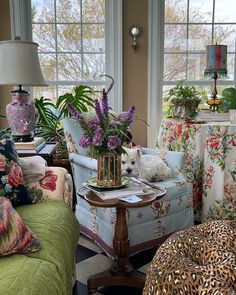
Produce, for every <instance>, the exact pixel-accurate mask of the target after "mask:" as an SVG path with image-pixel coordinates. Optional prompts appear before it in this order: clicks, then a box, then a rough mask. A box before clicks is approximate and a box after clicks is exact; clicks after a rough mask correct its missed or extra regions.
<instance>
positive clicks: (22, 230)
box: [0, 197, 40, 256]
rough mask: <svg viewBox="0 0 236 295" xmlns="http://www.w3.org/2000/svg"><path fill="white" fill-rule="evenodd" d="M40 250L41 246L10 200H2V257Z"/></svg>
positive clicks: (0, 230)
mask: <svg viewBox="0 0 236 295" xmlns="http://www.w3.org/2000/svg"><path fill="white" fill-rule="evenodd" d="M38 250H40V244H39V241H38V240H37V238H36V236H35V235H34V234H33V232H32V231H31V230H30V229H29V228H28V226H27V225H26V224H25V222H24V220H23V219H22V218H21V216H20V215H19V214H18V213H17V211H15V209H14V208H13V207H12V204H11V202H10V200H9V199H7V198H5V197H1V198H0V256H7V255H10V254H15V253H27V252H35V251H38Z"/></svg>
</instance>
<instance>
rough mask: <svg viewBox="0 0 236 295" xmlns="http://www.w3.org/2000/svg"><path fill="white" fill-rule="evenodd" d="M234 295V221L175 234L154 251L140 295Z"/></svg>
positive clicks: (219, 222)
mask: <svg viewBox="0 0 236 295" xmlns="http://www.w3.org/2000/svg"><path fill="white" fill-rule="evenodd" d="M163 294H183V295H190V294H191V295H195V294H196V295H199V294H202V295H203V294H204V295H210V294H221V295H235V294H236V221H228V220H215V221H210V222H207V223H204V224H200V225H197V226H193V227H191V228H189V229H185V230H182V231H179V232H176V233H174V234H173V235H172V236H171V237H169V238H168V239H167V240H166V241H165V242H164V243H163V244H162V245H161V247H160V248H159V249H158V250H157V253H156V255H155V256H154V258H153V260H152V262H151V265H150V267H149V269H148V273H147V278H146V283H145V287H144V290H143V295H163Z"/></svg>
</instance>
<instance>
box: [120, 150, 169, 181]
mask: <svg viewBox="0 0 236 295" xmlns="http://www.w3.org/2000/svg"><path fill="white" fill-rule="evenodd" d="M124 150H125V151H126V153H124V154H122V155H121V172H122V175H126V176H127V175H128V176H139V178H140V179H145V180H147V181H150V182H155V181H158V180H163V179H166V178H170V177H171V169H170V168H169V167H168V166H167V165H166V163H165V162H164V161H163V160H162V159H161V158H160V157H158V155H142V152H141V150H140V149H138V148H133V149H128V148H125V147H124Z"/></svg>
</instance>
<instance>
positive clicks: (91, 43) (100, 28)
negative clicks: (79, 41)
mask: <svg viewBox="0 0 236 295" xmlns="http://www.w3.org/2000/svg"><path fill="white" fill-rule="evenodd" d="M83 45H84V51H87V52H93V51H95V52H105V27H104V25H84V26H83Z"/></svg>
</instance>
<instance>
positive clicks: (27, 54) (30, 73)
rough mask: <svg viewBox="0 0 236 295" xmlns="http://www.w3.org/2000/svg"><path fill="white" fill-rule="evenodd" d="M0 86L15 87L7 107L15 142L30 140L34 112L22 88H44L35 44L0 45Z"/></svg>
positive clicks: (16, 41)
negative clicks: (16, 87)
mask: <svg viewBox="0 0 236 295" xmlns="http://www.w3.org/2000/svg"><path fill="white" fill-rule="evenodd" d="M0 85H14V86H16V85H18V89H17V90H13V91H12V92H11V95H12V102H11V103H9V104H8V105H7V106H6V116H7V121H8V124H9V126H10V128H11V130H12V138H13V140H14V141H16V142H17V141H23V142H27V141H32V140H33V139H34V128H35V123H36V119H37V110H36V108H35V105H34V102H33V101H31V100H30V97H29V96H30V95H29V93H28V92H27V91H26V90H23V89H22V86H46V83H45V81H44V78H43V75H42V72H41V68H40V64H39V58H38V44H37V43H34V42H25V41H21V40H15V41H10V40H9V41H1V42H0Z"/></svg>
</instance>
